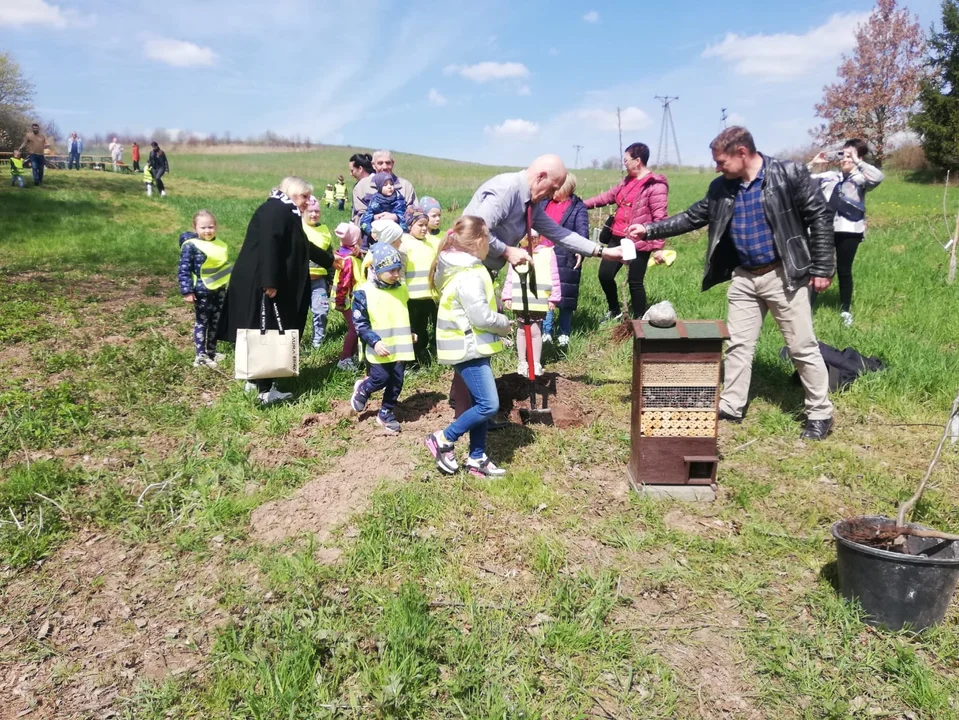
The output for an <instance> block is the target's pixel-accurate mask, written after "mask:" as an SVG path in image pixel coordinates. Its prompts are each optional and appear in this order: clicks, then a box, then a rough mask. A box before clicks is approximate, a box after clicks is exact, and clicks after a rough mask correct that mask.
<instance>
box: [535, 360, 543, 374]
mask: <svg viewBox="0 0 959 720" xmlns="http://www.w3.org/2000/svg"><path fill="white" fill-rule="evenodd" d="M533 374H535V375H536V377H540V376H541V375H542V374H543V366H542V365H540V364H539V363H537V364H536V365H534V366H533Z"/></svg>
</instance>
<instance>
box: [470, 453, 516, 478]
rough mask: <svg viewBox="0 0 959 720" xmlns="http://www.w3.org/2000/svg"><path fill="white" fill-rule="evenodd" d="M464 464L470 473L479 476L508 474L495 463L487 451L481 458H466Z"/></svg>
mask: <svg viewBox="0 0 959 720" xmlns="http://www.w3.org/2000/svg"><path fill="white" fill-rule="evenodd" d="M464 466H465V467H466V471H467V472H469V474H470V475H476V476H477V477H503V476H504V475H505V474H506V471H505V470H504V469H503V468H501V467H497V466H496V465H494V464H493V463H492V461H491V460H490V459H489V458H488V457H487V456H486V454H485V453H484V455H483V457H481V458H471V457H468V458H466V462H465V463H464Z"/></svg>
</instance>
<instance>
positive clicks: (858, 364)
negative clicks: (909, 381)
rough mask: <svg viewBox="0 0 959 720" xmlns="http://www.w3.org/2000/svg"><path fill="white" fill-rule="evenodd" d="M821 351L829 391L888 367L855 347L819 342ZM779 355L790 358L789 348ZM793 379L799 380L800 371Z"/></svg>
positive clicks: (843, 388)
mask: <svg viewBox="0 0 959 720" xmlns="http://www.w3.org/2000/svg"><path fill="white" fill-rule="evenodd" d="M819 352H821V353H822V359H823V362H825V363H826V371H827V372H828V373H829V392H839V391H840V390H845V389H846V388H847V387H849V386H850V385H852V384H853V383H854V382H855V381H856V380H857V379H858V378H859V376H860V375H865V374H866V373H871V372H879V371H880V370H884V369H885V368H886V366H885V364H884V363H883V362H882V360H880V359H879V358H878V357H876V356H874V355H873V356H872V357H866V356H865V355H863V354H862V353H861V352H859V351H858V350H856V348H853V347H847V348H846V349H845V350H839V349H837V348H834V347H833V346H832V345H827V344H826V343H823V342H821V343H819ZM779 357H781V358H782V359H783V360H786V361H788V360H789V350H788V349H787V348H783V349H782V350H780V351H779ZM793 380H795V381H796V382H799V373H798V372H795V373H793Z"/></svg>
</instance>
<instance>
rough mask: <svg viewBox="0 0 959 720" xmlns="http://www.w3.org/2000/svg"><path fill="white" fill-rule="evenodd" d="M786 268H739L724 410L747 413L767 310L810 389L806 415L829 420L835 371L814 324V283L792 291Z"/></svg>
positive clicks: (733, 297)
mask: <svg viewBox="0 0 959 720" xmlns="http://www.w3.org/2000/svg"><path fill="white" fill-rule="evenodd" d="M786 285H787V280H786V273H785V270H784V269H783V268H782V266H780V267H778V268H776V270H774V271H772V272H768V273H766V274H765V275H753V274H752V273H750V272H749V271H748V270H744V269H743V268H736V270H734V271H733V280H732V284H731V285H730V286H729V290H728V292H727V293H726V297H727V298H728V300H729V317H728V320H727V327H728V328H729V336H730V337H729V345H728V346H727V348H726V362H725V380H724V384H723V391H722V393H721V394H720V396H719V409H720V410H722V411H723V412H725V413H727V414H729V415H732V416H733V417H742V415H743V411H744V410H745V408H746V401H747V400H748V398H749V383H750V380H751V379H752V374H753V354H754V353H755V352H756V342H757V341H758V340H759V333H760V332H761V331H762V328H763V320H764V319H765V318H766V312H767V311H769V312H771V313H772V316H773V319H774V320H775V321H776V324H777V325H779V330H780V331H781V332H782V334H783V339H784V340H785V341H786V347H787V348H788V349H789V355H790V357H792V360H793V363H795V365H796V369H797V370H798V371H799V379H800V380H802V384H803V388H805V391H806V417H807V419H809V420H826V419H828V418H831V417H832V403H831V402H830V401H829V394H828V393H829V375H828V373H827V372H826V364H825V363H824V362H823V359H822V353H820V352H819V342H818V341H817V340H816V333H815V331H814V330H813V326H812V308H811V307H810V306H809V287H808V286H806V285H803V286H802V287H798V288H796V289H794V290H792V291H789V290H787V289H786Z"/></svg>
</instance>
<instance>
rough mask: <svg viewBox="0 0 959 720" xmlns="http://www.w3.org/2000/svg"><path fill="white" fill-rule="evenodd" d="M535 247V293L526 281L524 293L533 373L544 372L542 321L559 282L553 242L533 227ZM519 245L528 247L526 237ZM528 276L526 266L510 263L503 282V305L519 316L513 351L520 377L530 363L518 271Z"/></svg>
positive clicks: (554, 299) (556, 295)
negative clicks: (517, 360)
mask: <svg viewBox="0 0 959 720" xmlns="http://www.w3.org/2000/svg"><path fill="white" fill-rule="evenodd" d="M533 239H534V240H535V248H534V249H533V267H534V269H535V271H536V294H535V295H534V294H533V288H532V287H529V284H528V283H527V290H526V297H527V306H528V307H529V316H530V320H531V324H530V336H531V338H532V341H533V371H534V373H535V374H536V375H542V374H543V364H542V362H541V361H542V357H543V332H542V327H541V325H542V321H543V318H545V317H546V313H547V312H553V309H554V308H555V307H556V304H557V303H558V302H559V301H560V297H561V296H560V283H559V265H558V264H557V262H556V253H555V252H554V251H553V243H552V242H550V241H549V240H547V239H546V238H544V237H541V236H539V235H538V234H537V233H536V231H535V230H534V231H533ZM520 246H521V247H524V248H525V247H529V242H528V241H527V239H526V238H523V240H522V241H520ZM521 272H522V273H523V274H525V275H526V276H527V278H528V277H529V267H528V266H527V265H522V266H520V268H519V269H517V268H514V267H513V266H512V265H510V267H509V272H507V274H506V282H505V283H504V284H503V307H505V308H506V309H507V310H510V309H512V310H513V313H514V314H515V315H516V318H517V320H518V325H517V328H516V352H517V355H518V356H519V362H518V363H517V365H516V372H517V373H519V374H520V375H522V376H523V377H528V373H529V363H528V360H527V358H528V355H527V352H526V331H525V330H524V329H523V327H524V320H525V318H524V317H523V288H522V283H520V276H519V273H521Z"/></svg>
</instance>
